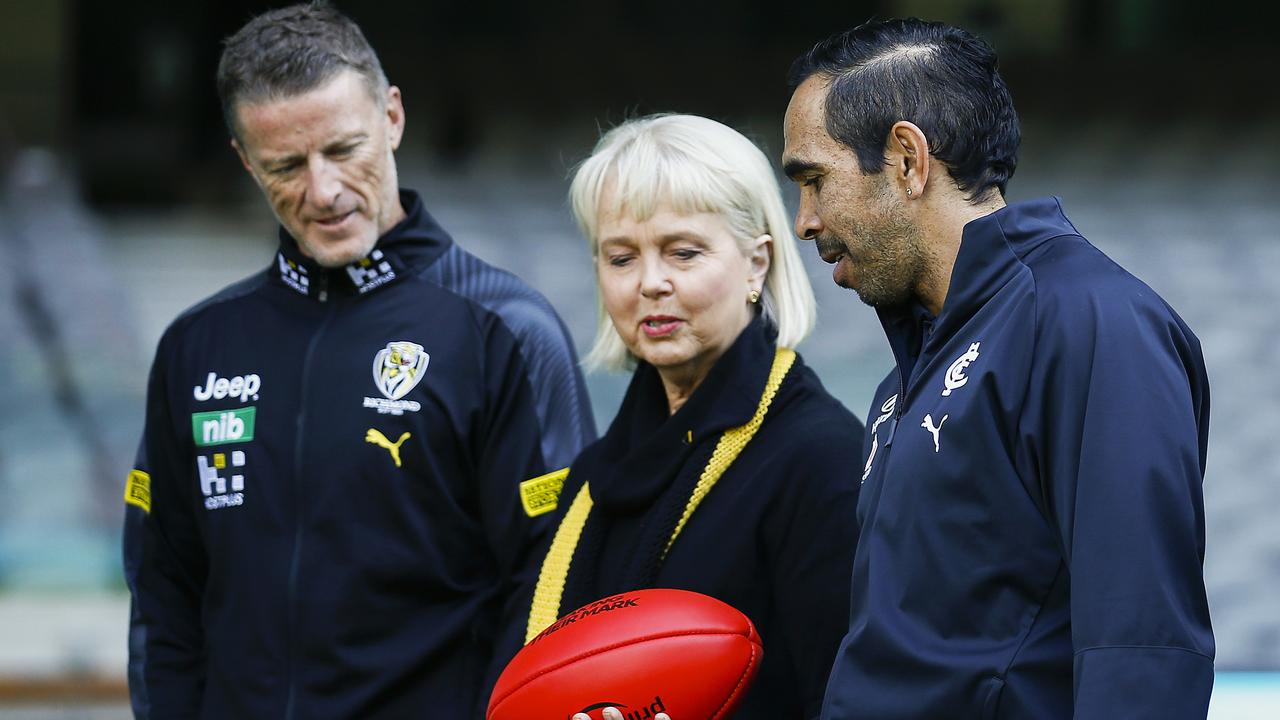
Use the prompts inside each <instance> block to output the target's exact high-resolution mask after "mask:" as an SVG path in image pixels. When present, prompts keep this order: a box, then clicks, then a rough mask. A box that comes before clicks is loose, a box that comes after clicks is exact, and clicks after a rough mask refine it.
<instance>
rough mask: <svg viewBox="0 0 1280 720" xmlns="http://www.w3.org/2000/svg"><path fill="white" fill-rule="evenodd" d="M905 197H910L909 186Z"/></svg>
mask: <svg viewBox="0 0 1280 720" xmlns="http://www.w3.org/2000/svg"><path fill="white" fill-rule="evenodd" d="M907 197H911V188H907Z"/></svg>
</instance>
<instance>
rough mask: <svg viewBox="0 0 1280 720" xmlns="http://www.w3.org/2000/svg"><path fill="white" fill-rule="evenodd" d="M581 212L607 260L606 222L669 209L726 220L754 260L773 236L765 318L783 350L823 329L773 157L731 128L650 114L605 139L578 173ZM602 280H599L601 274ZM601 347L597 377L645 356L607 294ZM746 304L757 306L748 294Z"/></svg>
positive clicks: (572, 192)
mask: <svg viewBox="0 0 1280 720" xmlns="http://www.w3.org/2000/svg"><path fill="white" fill-rule="evenodd" d="M569 200H570V203H571V204H572V206H573V214H574V216H575V217H576V218H577V220H578V225H579V226H580V227H581V228H582V233H583V235H585V236H586V238H587V242H588V243H590V245H591V257H592V259H593V260H596V259H598V256H599V247H600V242H599V237H598V236H597V232H598V228H599V220H600V218H601V216H603V215H616V216H622V214H623V213H626V216H627V217H629V218H631V219H632V220H635V221H637V222H643V221H645V220H648V219H649V218H651V217H653V215H654V214H655V213H656V212H657V211H658V210H659V209H660V208H661V207H663V206H666V207H669V208H670V209H671V210H672V211H674V212H676V213H678V214H682V215H683V214H690V215H691V214H694V213H702V212H707V213H717V214H719V215H720V216H721V217H723V218H724V219H725V221H726V224H727V225H728V226H729V231H730V232H731V233H732V234H733V237H734V238H735V239H736V240H737V241H738V245H739V247H740V248H742V249H743V253H744V254H746V253H747V252H748V251H749V249H750V247H751V246H752V243H753V241H754V240H755V239H756V238H758V237H760V236H761V235H765V234H767V235H769V236H771V237H772V238H773V251H772V253H771V256H770V262H769V272H768V274H767V275H766V276H765V280H764V292H763V293H762V297H761V305H762V310H761V311H762V313H763V314H764V318H765V320H766V321H767V322H769V323H770V324H771V325H773V327H774V328H775V329H776V330H777V333H778V340H777V342H778V345H781V346H783V347H792V348H794V347H795V346H796V345H798V344H799V343H800V341H801V340H803V339H804V338H805V337H806V336H808V334H809V332H810V331H811V330H812V329H813V323H814V316H815V314H816V306H815V302H814V299H813V288H812V287H811V286H810V285H809V279H808V277H807V276H805V273H804V266H803V265H802V264H801V262H800V253H799V251H798V250H797V249H796V241H795V237H794V236H793V235H792V234H791V224H790V220H789V218H788V216H787V210H786V207H785V206H784V205H783V204H782V191H781V190H780V189H779V187H778V179H777V177H776V176H775V175H774V173H773V167H772V165H770V163H769V160H768V158H766V157H765V156H764V153H762V152H760V149H759V148H758V147H756V146H755V145H754V144H753V143H752V142H751V141H750V140H748V139H747V138H745V137H743V136H742V134H741V133H739V132H738V131H737V130H734V129H733V128H730V127H728V126H727V125H722V124H720V123H718V122H716V121H715V120H710V119H707V118H704V117H698V116H696V115H649V116H646V117H641V118H636V119H634V120H628V121H626V122H624V123H622V124H621V125H619V126H617V127H615V128H613V129H612V130H610V131H609V132H607V133H605V134H604V136H603V137H601V138H600V142H598V143H596V147H595V149H594V150H593V151H592V152H591V157H589V158H587V159H586V160H584V161H583V162H582V164H581V165H579V166H578V169H577V171H576V172H575V173H574V176H573V183H572V185H571V186H570V188H569ZM596 277H597V282H598V281H599V274H598V273H597V275H596ZM596 297H597V310H598V314H599V321H598V324H597V327H596V341H595V346H594V347H592V348H591V352H589V353H587V357H586V360H585V364H586V366H587V368H588V369H592V370H595V369H601V368H603V369H607V370H626V369H628V368H631V367H634V365H635V362H636V358H635V356H634V355H632V354H631V353H630V351H628V350H627V347H626V345H624V344H623V342H622V338H621V337H619V336H618V332H617V330H615V329H614V327H613V321H612V320H611V319H610V318H609V314H608V313H607V312H605V309H604V303H603V301H601V300H600V299H599V288H598V287H597V294H596ZM742 301H743V302H746V301H747V299H746V297H745V295H744V297H743V299H742Z"/></svg>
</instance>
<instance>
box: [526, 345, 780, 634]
mask: <svg viewBox="0 0 1280 720" xmlns="http://www.w3.org/2000/svg"><path fill="white" fill-rule="evenodd" d="M795 359H796V353H795V351H794V350H792V349H791V348H783V347H780V348H778V351H777V352H776V353H775V354H774V356H773V366H772V367H771V368H770V369H769V379H768V381H767V382H766V383H765V386H764V393H763V394H762V395H761V396H760V404H759V405H757V406H756V412H755V415H752V416H751V419H750V420H748V421H747V422H746V424H744V425H739V426H738V427H736V428H730V429H728V430H726V431H725V433H724V435H721V436H720V441H719V442H718V443H716V449H715V450H714V451H713V452H712V453H711V459H710V460H708V461H707V466H706V467H705V468H703V470H702V475H701V476H700V477H699V478H698V484H697V485H696V486H694V489H693V494H692V495H690V497H689V502H688V503H687V504H686V505H685V508H684V514H683V515H681V516H680V520H679V522H677V523H676V527H675V530H674V531H672V533H671V537H670V539H668V540H667V546H666V548H664V549H663V551H662V558H663V559H664V560H665V559H666V557H667V553H668V552H670V551H671V546H672V544H674V543H675V541H676V537H678V536H679V535H680V531H681V530H683V529H684V526H685V525H686V524H687V523H688V522H689V518H690V517H692V516H693V511H694V510H697V509H698V505H699V504H701V503H702V500H703V498H705V497H706V496H707V493H709V492H711V488H712V487H713V486H714V485H715V484H716V481H717V480H719V479H720V476H721V475H724V473H725V471H726V470H728V469H729V466H730V465H732V464H733V461H734V460H736V459H737V458H738V455H739V454H741V453H742V450H743V448H745V447H746V446H747V443H748V442H750V440H751V438H752V437H753V436H755V434H756V431H757V430H759V429H760V425H761V423H763V422H764V416H765V413H767V412H769V405H770V404H772V403H773V397H774V395H776V394H777V393H778V388H779V387H780V386H781V385H782V380H783V378H785V377H786V376H787V372H789V371H790V370H791V366H792V365H793V364H794V363H795ZM591 505H592V503H591V493H590V491H589V490H588V483H583V484H582V488H581V489H580V490H578V494H577V496H575V497H574V498H573V504H572V505H570V506H569V511H568V512H567V513H565V516H564V519H563V520H561V521H560V527H559V528H557V529H556V536H555V538H554V539H552V541H551V549H550V550H548V551H547V556H546V558H544V559H543V561H542V570H541V572H539V573H538V584H537V587H536V588H535V589H534V591H533V606H532V607H531V608H530V610H529V624H528V627H527V628H526V630H525V637H524V641H525V644H528V643H529V642H531V641H532V640H533V639H534V638H535V637H537V636H538V634H539V633H541V632H542V631H543V630H545V629H547V628H548V627H550V626H551V624H552V623H554V622H555V621H556V620H557V619H558V618H559V617H560V602H561V600H562V599H563V597H564V584H565V581H566V580H567V579H568V577H569V564H570V563H571V562H572V561H573V554H574V551H576V550H577V548H578V540H579V539H580V538H581V537H582V529H583V527H585V526H586V524H587V516H588V515H590V514H591Z"/></svg>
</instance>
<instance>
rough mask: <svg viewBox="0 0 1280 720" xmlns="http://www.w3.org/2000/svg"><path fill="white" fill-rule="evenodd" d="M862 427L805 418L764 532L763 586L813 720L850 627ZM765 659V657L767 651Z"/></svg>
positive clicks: (849, 418) (833, 418) (821, 416)
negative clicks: (766, 570) (766, 572)
mask: <svg viewBox="0 0 1280 720" xmlns="http://www.w3.org/2000/svg"><path fill="white" fill-rule="evenodd" d="M862 431H863V428H862V423H860V422H858V421H857V419H856V418H854V417H853V415H852V414H850V413H848V412H847V411H845V410H844V409H843V408H840V409H839V412H838V415H837V412H835V411H834V410H833V411H831V412H824V411H822V410H818V409H816V408H811V409H810V410H807V411H806V417H805V418H804V424H803V425H801V426H797V427H795V428H793V429H792V432H789V433H788V434H789V435H790V436H791V437H792V438H793V439H794V442H793V443H789V444H788V446H787V448H786V452H785V453H784V455H785V458H783V457H780V458H779V459H780V460H782V461H783V462H782V463H781V464H782V465H783V467H785V470H783V471H782V473H783V474H784V475H785V477H786V479H785V481H784V487H785V489H784V492H783V494H782V496H781V497H780V498H779V502H778V504H777V508H776V512H775V513H774V514H773V516H772V517H771V519H770V520H769V522H768V523H767V526H766V529H767V531H768V537H767V542H765V543H764V548H765V552H766V553H768V562H769V566H770V574H771V577H770V583H771V585H772V594H773V600H774V603H775V604H776V607H777V610H776V613H777V616H778V618H779V619H780V626H781V627H782V629H783V632H782V634H781V635H780V636H775V637H774V638H771V644H772V645H776V644H778V643H779V642H781V643H784V644H785V645H786V649H785V651H784V653H778V652H777V651H774V652H775V654H776V656H782V655H784V654H785V656H787V657H789V659H790V661H791V663H792V672H793V674H794V676H795V678H796V682H797V683H798V690H799V694H800V697H801V698H803V701H804V706H803V708H800V710H802V714H799V715H797V717H805V718H816V717H818V715H819V713H820V712H821V710H822V698H823V694H824V692H825V690H826V684H827V677H828V675H830V673H831V664H832V662H833V661H834V659H835V655H836V650H837V648H838V647H839V645H840V640H841V638H842V637H843V636H844V633H845V630H846V629H847V627H848V620H849V592H850V587H849V577H850V575H851V574H852V572H853V553H854V549H855V548H856V546H857V542H858V522H857V517H856V515H857V505H858V490H859V483H858V476H859V475H860V474H861V473H860V470H859V468H858V463H857V461H856V459H857V458H859V457H861V452H860V451H861V447H862ZM766 652H768V651H766Z"/></svg>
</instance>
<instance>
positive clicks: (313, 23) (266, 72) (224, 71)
mask: <svg viewBox="0 0 1280 720" xmlns="http://www.w3.org/2000/svg"><path fill="white" fill-rule="evenodd" d="M344 70H354V71H356V72H357V73H359V74H360V75H362V76H363V77H364V80H365V83H366V85H367V86H368V89H369V92H370V93H371V94H372V96H373V98H374V99H375V100H378V101H379V102H381V101H382V100H383V97H384V95H385V91H386V88H387V76H386V75H385V74H384V73H383V72H382V64H381V63H379V62H378V55H377V53H375V52H374V51H373V48H372V47H371V46H370V45H369V41H368V40H365V38H364V33H362V32H360V27H359V26H358V25H356V24H355V22H353V21H352V20H351V18H348V17H347V16H345V15H343V14H342V13H340V12H338V11H337V10H336V9H335V8H333V7H332V6H331V5H329V4H328V3H327V2H322V1H321V2H310V3H302V4H299V5H290V6H289V7H285V8H280V9H278V10H272V11H270V12H265V13H263V14H261V15H259V16H257V17H255V18H253V19H252V20H250V21H249V22H248V24H246V25H245V26H244V27H242V28H240V29H239V30H238V31H237V32H236V34H234V35H232V36H231V37H229V38H227V40H226V42H225V43H224V47H223V50H222V59H221V60H220V61H219V62H218V98H219V99H220V100H221V101H222V117H223V119H224V120H226V123H227V128H228V129H229V130H230V131H231V134H232V135H233V136H238V132H237V127H236V115H235V112H236V103H256V102H262V101H266V100H274V99H279V98H285V97H291V96H293V95H299V94H301V93H305V92H308V91H310V90H314V89H316V88H318V87H320V86H321V85H323V84H325V83H326V82H328V81H329V80H332V79H333V78H334V77H335V76H337V75H338V74H339V73H341V72H342V71H344Z"/></svg>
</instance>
